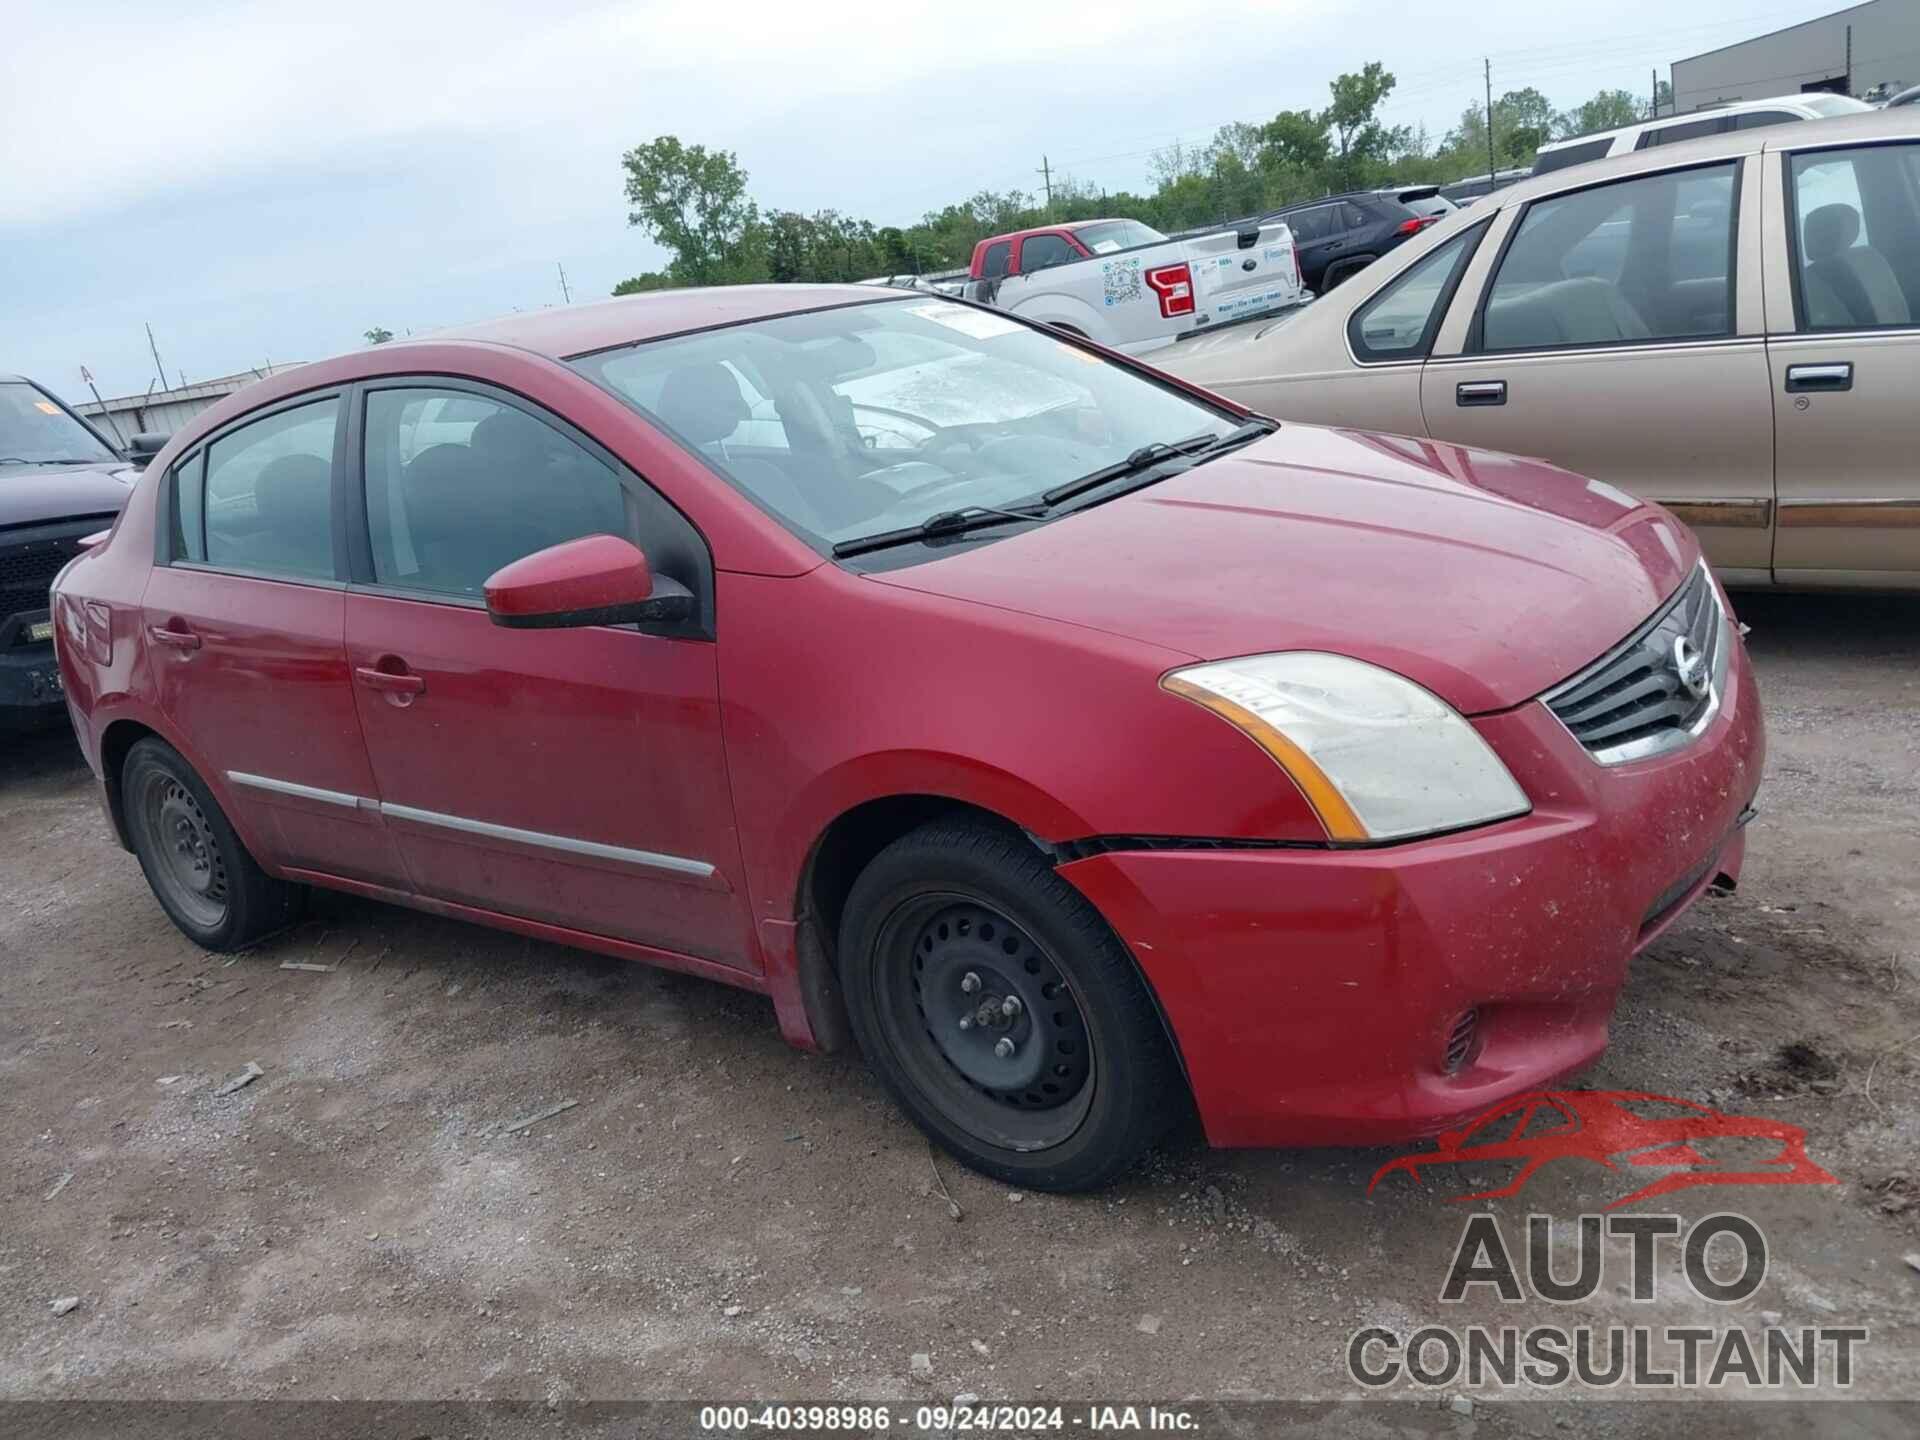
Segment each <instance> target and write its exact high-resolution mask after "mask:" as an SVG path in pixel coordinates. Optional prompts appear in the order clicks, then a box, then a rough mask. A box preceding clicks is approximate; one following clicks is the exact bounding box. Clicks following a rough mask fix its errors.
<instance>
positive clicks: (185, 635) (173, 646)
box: [147, 625, 200, 650]
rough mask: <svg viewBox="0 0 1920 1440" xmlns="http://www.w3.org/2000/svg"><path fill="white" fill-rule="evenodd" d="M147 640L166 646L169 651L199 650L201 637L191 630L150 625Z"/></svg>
mask: <svg viewBox="0 0 1920 1440" xmlns="http://www.w3.org/2000/svg"><path fill="white" fill-rule="evenodd" d="M147 638H148V639H149V640H151V641H153V643H154V644H156V645H164V646H166V647H167V648H168V649H169V650H198V649H199V648H200V637H199V636H198V635H196V634H194V633H193V632H192V631H191V630H186V629H178V630H176V629H174V628H173V627H172V626H170V625H149V626H148V627H147Z"/></svg>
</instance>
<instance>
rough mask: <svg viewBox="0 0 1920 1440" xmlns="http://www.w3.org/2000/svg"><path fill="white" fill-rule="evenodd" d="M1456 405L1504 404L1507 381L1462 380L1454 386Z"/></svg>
mask: <svg viewBox="0 0 1920 1440" xmlns="http://www.w3.org/2000/svg"><path fill="white" fill-rule="evenodd" d="M1453 402H1454V404H1456V405H1504V404H1506V403H1507V382H1506V381H1504V380H1462V381H1461V382H1460V383H1459V384H1458V385H1456V386H1454V387H1453Z"/></svg>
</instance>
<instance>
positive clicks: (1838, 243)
mask: <svg viewBox="0 0 1920 1440" xmlns="http://www.w3.org/2000/svg"><path fill="white" fill-rule="evenodd" d="M1763 159H1764V161H1765V163H1766V166H1767V169H1768V174H1767V177H1766V179H1767V186H1766V188H1767V200H1768V207H1769V211H1768V217H1767V226H1766V234H1767V238H1768V244H1769V246H1770V247H1771V249H1770V253H1769V255H1768V257H1767V263H1768V265H1769V267H1770V268H1769V276H1770V278H1771V277H1778V283H1769V285H1768V290H1767V306H1768V314H1767V320H1768V324H1767V329H1768V337H1767V357H1768V363H1769V365H1770V367H1771V372H1772V381H1773V391H1774V406H1773V413H1774V425H1775V435H1776V442H1775V443H1776V446H1777V451H1778V455H1779V484H1780V527H1779V533H1778V535H1777V537H1776V539H1775V541H1774V550H1773V564H1774V571H1775V576H1776V578H1777V579H1779V580H1781V581H1782V582H1799V583H1802V584H1830V583H1864V584H1870V585H1902V586H1904V585H1913V584H1916V583H1920V461H1916V458H1915V457H1916V456H1920V403H1916V402H1917V401H1920V323H1916V322H1920V142H1915V141H1912V140H1904V141H1901V142H1899V143H1892V144H1880V145H1867V146H1860V145H1855V146H1851V147H1844V148H1820V149H1813V148H1806V147H1803V148H1799V149H1795V150H1790V151H1787V152H1786V153H1784V154H1781V153H1779V152H1773V153H1769V154H1767V155H1766V156H1764V157H1763Z"/></svg>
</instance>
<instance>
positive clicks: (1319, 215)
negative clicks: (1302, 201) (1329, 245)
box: [1280, 205, 1332, 245]
mask: <svg viewBox="0 0 1920 1440" xmlns="http://www.w3.org/2000/svg"><path fill="white" fill-rule="evenodd" d="M1331 209H1332V207H1331V206H1328V205H1314V206H1311V207H1309V208H1308V209H1305V210H1295V211H1293V212H1292V213H1291V214H1288V215H1282V216H1281V217H1280V218H1281V219H1282V220H1284V221H1286V222H1287V228H1288V229H1289V230H1291V231H1293V239H1294V243H1295V244H1299V245H1308V244H1311V243H1313V242H1314V241H1315V240H1324V239H1326V238H1327V234H1328V231H1329V229H1330V226H1329V221H1330V220H1331V218H1332V216H1331V214H1330V211H1331Z"/></svg>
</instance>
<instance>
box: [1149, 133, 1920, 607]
mask: <svg viewBox="0 0 1920 1440" xmlns="http://www.w3.org/2000/svg"><path fill="white" fill-rule="evenodd" d="M1155 359H1156V361H1157V362H1158V363H1160V364H1161V365H1163V366H1164V367H1165V368H1167V369H1168V370H1169V371H1171V372H1173V373H1175V374H1178V375H1180V376H1182V377H1183V378H1185V379H1188V380H1192V381H1194V382H1195V383H1198V384H1201V385H1205V386H1207V387H1209V388H1211V389H1214V390H1217V391H1219V392H1220V393H1222V394H1224V395H1227V396H1229V397H1231V398H1232V399H1234V400H1237V401H1239V402H1240V403H1241V404H1244V405H1247V406H1248V407H1250V408H1252V409H1254V410H1257V411H1260V412H1262V413H1265V414H1270V415H1276V416H1281V417H1290V416H1299V417H1302V418H1311V419H1313V420H1314V421H1316V422H1327V423H1336V424H1346V425H1355V426H1360V427H1363V428H1366V429H1370V430H1386V431H1392V432H1395V433H1397V434H1400V435H1404V436H1411V437H1426V438H1425V439H1420V438H1414V439H1407V440H1400V441H1394V442H1392V443H1393V444H1395V445H1396V446H1398V447H1400V448H1401V449H1402V450H1403V451H1404V453H1406V454H1407V455H1408V456H1409V457H1410V458H1414V459H1415V460H1416V461H1418V462H1419V463H1427V464H1432V465H1435V466H1438V467H1440V468H1445V467H1446V466H1447V465H1450V464H1451V463H1452V462H1451V461H1444V460H1442V459H1441V458H1439V457H1440V456H1441V455H1442V454H1443V453H1450V452H1443V451H1440V450H1436V449H1435V447H1434V445H1433V443H1432V442H1436V441H1453V442H1459V443H1463V444H1468V445H1473V446H1484V447H1486V448H1487V449H1489V450H1500V451H1511V452H1517V453H1520V454H1526V455H1540V456H1545V457H1547V458H1548V459H1550V460H1552V461H1554V462H1555V463H1557V464H1560V465H1564V466H1566V467H1567V468H1568V469H1569V470H1571V471H1574V472H1577V473H1576V474H1574V475H1570V476H1568V477H1567V478H1566V479H1564V480H1563V481H1562V482H1561V483H1562V485H1563V486H1564V487H1566V488H1568V489H1570V490H1573V489H1577V490H1580V491H1582V492H1590V493H1599V492H1600V490H1602V489H1605V490H1606V492H1607V493H1610V494H1621V493H1623V492H1624V493H1627V494H1632V495H1635V496H1639V497H1643V498H1646V499H1651V500H1657V501H1659V502H1660V503H1662V504H1663V505H1665V506H1666V507H1667V508H1668V509H1669V510H1670V511H1671V512H1672V513H1674V514H1676V515H1678V516H1679V517H1680V518H1681V519H1683V520H1684V521H1686V522H1687V524H1689V525H1690V526H1692V527H1693V528H1694V529H1695V530H1696V531H1697V532H1698V534H1699V535H1700V537H1701V542H1702V544H1703V545H1704V547H1705V549H1706V553H1707V556H1708V558H1709V559H1710V560H1711V561H1712V563H1713V565H1714V568H1715V570H1716V571H1717V572H1718V573H1719V574H1720V576H1721V577H1722V578H1723V579H1724V580H1726V581H1728V582H1729V583H1737V584H1742V585H1766V584H1777V585H1822V586H1824V585H1867V586H1879V587H1899V588H1911V587H1916V586H1920V467H1916V466H1915V464H1914V460H1913V457H1914V456H1915V454H1916V453H1920V408H1917V407H1916V406H1915V404H1914V396H1915V395H1916V394H1920V114H1917V113H1916V111H1915V110H1914V109H1913V108H1912V107H1904V108H1899V109H1884V110H1874V111H1870V112H1869V113H1865V114H1858V115H1853V116H1847V117H1841V118H1833V119H1822V120H1819V121H1817V122H1811V123H1802V124H1797V125H1777V126H1770V127H1766V128H1760V129H1743V128H1736V129H1734V130H1733V131H1731V132H1729V133H1723V134H1721V135H1719V136H1716V137H1712V138H1708V139H1700V140H1693V141H1688V142H1684V143H1681V144H1674V145H1666V144H1662V145H1660V146H1658V147H1654V148H1649V149H1643V150H1636V151H1634V152H1632V153H1630V154H1625V155H1619V156H1616V157H1614V158H1613V159H1610V160H1607V161H1604V162H1595V163H1592V164H1587V165H1582V166H1580V167H1578V168H1568V169H1565V170H1561V171H1556V172H1554V173H1551V174H1549V175H1546V176H1542V177H1537V178H1535V179H1533V180H1531V181H1529V182H1527V183H1525V184H1522V185H1518V186H1515V187H1514V188H1512V189H1509V190H1504V191H1501V192H1500V193H1499V194H1497V195H1496V196H1494V197H1492V198H1490V199H1488V200H1486V201H1484V202H1482V203H1481V204H1479V205H1476V206H1475V207H1474V208H1473V209H1472V210H1471V211H1469V212H1466V213H1464V214H1460V215H1455V216H1452V217H1450V218H1449V219H1447V220H1445V221H1443V222H1442V223H1440V224H1439V225H1437V226H1435V227H1433V229H1432V230H1431V231H1430V232H1429V233H1428V234H1426V235H1423V236H1422V237H1420V239H1419V241H1418V242H1416V243H1415V244H1413V245H1409V246H1406V247H1404V248H1403V249H1402V250H1400V251H1399V252H1398V253H1396V254H1395V255H1394V256H1393V257H1392V258H1391V260H1390V261H1387V262H1383V263H1382V264H1381V265H1379V266H1377V267H1375V268H1373V269H1370V270H1368V271H1366V272H1365V273H1364V275H1363V276H1362V277H1361V278H1360V279H1359V280H1358V281H1356V282H1354V283H1350V284H1348V285H1346V286H1343V287H1342V288H1341V289H1340V290H1339V291H1337V292H1336V293H1335V295H1334V296H1333V297H1331V298H1329V299H1325V300H1322V301H1320V302H1318V303H1317V304H1315V305H1313V306H1311V307H1309V308H1308V309H1306V310H1304V311H1301V312H1299V313H1298V314H1297V315H1295V316H1292V317H1286V318H1283V319H1282V320H1280V321H1277V322H1271V323H1266V324H1259V325H1253V326H1243V327H1238V328H1236V329H1234V330H1231V331H1227V332H1223V333H1221V334H1218V335H1215V336H1211V337H1207V338H1203V339H1198V340H1195V341H1193V342H1191V343H1189V344H1187V345H1183V346H1180V347H1178V349H1177V350H1169V351H1168V352H1166V353H1165V355H1163V356H1156V357H1155Z"/></svg>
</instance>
